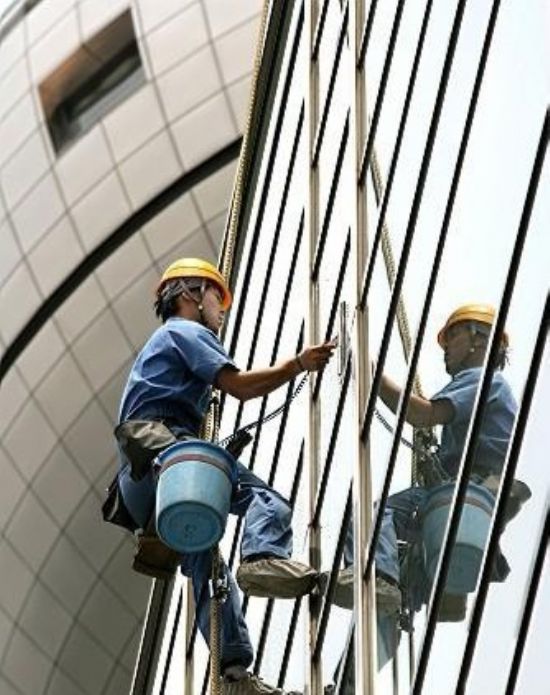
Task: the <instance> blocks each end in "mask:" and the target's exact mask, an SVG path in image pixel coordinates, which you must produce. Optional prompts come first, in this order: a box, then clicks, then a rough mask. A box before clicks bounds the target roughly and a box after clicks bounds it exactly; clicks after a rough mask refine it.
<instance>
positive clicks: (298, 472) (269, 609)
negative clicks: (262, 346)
mask: <svg viewBox="0 0 550 695" xmlns="http://www.w3.org/2000/svg"><path fill="white" fill-rule="evenodd" d="M301 337H303V335H302V336H301ZM285 412H286V413H287V414H288V408H287V409H286V411H285ZM285 424H286V420H285ZM282 428H283V426H281V429H282ZM303 453H304V442H303V440H302V444H301V446H300V453H299V454H298V461H297V463H296V468H295V470H294V480H293V484H292V491H291V494H290V500H289V502H290V506H291V508H294V503H295V502H296V496H297V493H298V488H299V484H300V479H301V477H302V469H303V461H304V456H303ZM273 472H274V471H273V468H272V470H271V472H270V479H271V477H272V474H273ZM273 604H274V599H272V598H270V599H269V600H268V602H267V606H266V610H265V613H264V619H263V622H262V627H261V630H260V640H259V643H258V648H257V652H256V661H255V663H254V673H255V674H258V673H259V671H260V667H261V663H262V659H263V652H264V649H265V644H266V641H267V636H268V632H269V626H270V623H271V616H272V613H273ZM291 622H292V619H291Z"/></svg>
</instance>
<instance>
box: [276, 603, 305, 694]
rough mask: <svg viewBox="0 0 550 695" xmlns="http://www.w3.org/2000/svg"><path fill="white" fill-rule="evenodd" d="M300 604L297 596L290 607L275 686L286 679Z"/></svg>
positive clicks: (280, 685) (280, 684)
mask: <svg viewBox="0 0 550 695" xmlns="http://www.w3.org/2000/svg"><path fill="white" fill-rule="evenodd" d="M301 606H302V599H301V598H297V599H296V601H295V602H294V608H293V609H292V616H291V618H290V625H289V626H288V637H287V639H286V642H285V649H284V651H283V658H282V661H281V668H280V669H279V676H278V678H277V687H278V688H282V687H283V685H284V683H285V680H286V672H287V670H288V662H289V661H290V654H291V651H292V646H293V643H294V635H295V634H296V626H297V624H298V618H299V616H300V608H301Z"/></svg>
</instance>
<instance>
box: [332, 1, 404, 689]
mask: <svg viewBox="0 0 550 695" xmlns="http://www.w3.org/2000/svg"><path fill="white" fill-rule="evenodd" d="M371 9H372V7H371ZM372 11H373V12H374V10H372ZM364 15H365V8H364V3H363V0H359V1H358V2H355V3H354V11H352V12H351V14H350V19H349V25H350V29H349V37H350V38H349V40H350V54H351V58H352V72H353V79H351V80H350V87H351V89H350V102H351V103H350V107H351V108H350V120H351V137H352V146H351V157H352V165H351V171H352V186H353V188H352V196H353V206H354V208H355V219H354V220H353V222H352V226H351V230H352V231H351V237H352V249H353V251H352V253H353V256H352V262H351V266H352V268H353V274H354V303H355V306H356V307H358V306H359V298H360V293H361V271H362V268H363V266H364V259H365V257H366V255H367V249H368V225H367V198H366V195H364V193H363V191H362V188H361V186H360V184H359V170H360V164H359V162H360V155H361V151H360V148H361V144H362V143H363V141H364V137H365V133H366V131H367V94H366V91H367V90H366V75H365V70H364V69H363V65H364V63H362V62H361V61H360V60H359V53H360V48H361V47H360V31H361V28H362V27H363V25H364ZM399 15H400V16H401V10H399ZM380 108H381V107H380ZM375 111H376V109H375ZM351 341H352V342H351V344H352V365H353V367H352V369H353V374H354V380H353V382H352V393H353V409H354V412H353V418H354V431H353V438H354V457H353V458H354V466H353V488H352V505H353V507H352V512H353V514H352V516H353V550H354V565H355V568H356V569H357V568H360V567H361V566H362V564H363V555H364V547H365V544H366V538H367V536H368V534H369V533H370V527H371V525H372V521H371V510H372V507H373V495H372V477H371V460H370V445H369V443H368V442H367V443H364V442H363V441H362V440H361V437H360V432H359V415H360V412H361V407H362V404H363V403H364V401H365V398H366V394H367V393H368V391H369V388H370V379H371V367H370V356H369V334H368V314H367V311H361V310H357V311H356V315H355V320H354V323H353V332H352V339H351ZM354 598H355V600H354V611H353V619H352V621H351V626H350V631H349V639H348V643H347V644H346V649H345V656H343V657H342V666H341V669H340V673H339V674H338V681H337V683H336V686H337V687H336V690H337V692H338V693H340V692H341V690H342V685H343V683H346V682H347V679H346V673H347V671H348V670H349V665H350V656H351V654H352V653H354V654H355V660H354V661H355V666H354V685H355V690H357V691H358V692H365V693H367V692H371V693H372V692H374V689H375V678H376V673H377V656H376V654H377V644H376V597H375V591H374V582H372V583H371V584H368V583H367V584H365V583H364V582H363V578H362V575H361V572H360V571H356V572H355V576H354ZM355 626H356V627H357V629H355Z"/></svg>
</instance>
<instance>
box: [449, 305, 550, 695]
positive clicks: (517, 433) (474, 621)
mask: <svg viewBox="0 0 550 695" xmlns="http://www.w3.org/2000/svg"><path fill="white" fill-rule="evenodd" d="M549 323H550V295H547V296H546V304H545V306H544V312H543V315H542V319H541V323H540V326H539V332H538V335H537V340H536V343H535V348H534V350H533V356H532V359H531V365H530V367H529V373H528V375H527V382H526V384H525V388H524V391H523V394H522V398H521V404H520V408H519V412H518V415H517V419H516V423H515V427H514V434H513V436H512V442H511V446H510V448H509V450H508V457H507V461H506V463H505V465H504V470H503V473H502V475H501V480H500V492H499V494H498V498H497V502H496V505H495V511H494V517H493V524H492V526H491V531H490V533H489V540H488V542H487V549H486V551H485V556H484V558H483V564H482V568H481V573H480V580H479V589H478V591H477V595H476V598H475V601H474V606H473V609H472V615H471V616H470V627H469V630H468V637H467V640H466V646H465V648H464V654H463V657H462V664H461V666H460V672H459V676H458V685H457V689H456V692H457V693H462V692H463V691H464V687H465V685H466V682H467V680H468V676H469V674H470V668H471V665H472V660H473V656H474V650H475V646H476V641H477V635H478V632H479V626H480V624H481V618H482V616H483V609H484V607H485V601H486V598H487V593H488V590H489V582H490V580H491V574H492V570H493V566H494V562H495V559H496V556H497V552H498V547H499V539H500V534H501V532H502V530H503V528H504V525H505V521H506V504H507V502H508V501H509V499H510V493H511V491H512V485H513V482H514V476H515V473H516V468H517V463H518V459H519V456H520V453H521V447H522V444H523V437H524V435H525V430H526V427H527V423H528V420H529V413H530V409H531V404H532V401H533V395H534V392H535V389H536V385H537V379H538V376H539V371H540V366H541V363H542V358H543V356H544V352H545V348H546V344H547V341H548V330H549Z"/></svg>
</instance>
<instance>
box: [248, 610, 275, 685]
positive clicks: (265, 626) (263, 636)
mask: <svg viewBox="0 0 550 695" xmlns="http://www.w3.org/2000/svg"><path fill="white" fill-rule="evenodd" d="M274 603H275V599H273V598H270V599H268V601H267V606H266V608H265V612H264V619H263V621H262V628H261V630H260V638H259V640H258V646H257V647H256V659H255V660H254V667H253V669H252V672H253V673H254V674H255V675H256V676H257V675H258V674H259V673H260V668H261V667H262V660H263V658H264V650H265V645H266V642H267V636H268V633H269V627H270V624H271V616H272V615H273V604H274Z"/></svg>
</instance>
